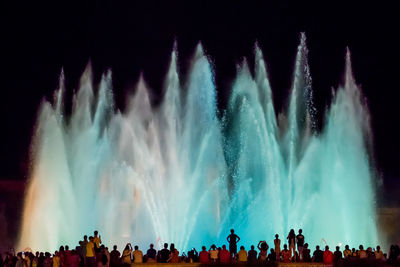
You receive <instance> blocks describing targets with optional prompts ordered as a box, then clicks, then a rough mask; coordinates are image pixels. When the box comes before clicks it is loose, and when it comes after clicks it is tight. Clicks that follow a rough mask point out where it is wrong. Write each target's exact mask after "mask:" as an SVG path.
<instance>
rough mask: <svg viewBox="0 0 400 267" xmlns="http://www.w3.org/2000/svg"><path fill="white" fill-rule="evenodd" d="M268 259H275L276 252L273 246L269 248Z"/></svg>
mask: <svg viewBox="0 0 400 267" xmlns="http://www.w3.org/2000/svg"><path fill="white" fill-rule="evenodd" d="M268 260H269V261H272V262H274V261H276V252H275V250H274V249H273V248H271V249H270V252H269V254H268Z"/></svg>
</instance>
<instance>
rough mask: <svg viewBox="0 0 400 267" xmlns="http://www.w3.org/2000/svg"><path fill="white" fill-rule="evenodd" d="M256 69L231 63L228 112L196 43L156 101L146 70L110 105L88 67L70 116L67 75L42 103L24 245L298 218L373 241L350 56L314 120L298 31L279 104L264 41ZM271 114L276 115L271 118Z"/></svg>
mask: <svg viewBox="0 0 400 267" xmlns="http://www.w3.org/2000/svg"><path fill="white" fill-rule="evenodd" d="M255 57H256V58H255V63H256V64H255V77H253V76H252V75H251V74H250V71H249V69H248V66H247V64H246V62H243V64H241V66H240V67H239V69H238V74H237V78H236V80H235V82H234V83H233V87H232V93H231V97H230V101H229V104H228V107H227V109H226V111H224V116H223V119H222V120H220V119H218V117H217V112H218V110H217V107H216V91H215V85H214V82H213V72H212V68H211V66H210V63H209V61H208V60H207V58H206V57H205V56H204V54H203V51H202V48H201V46H200V45H199V46H198V47H197V50H196V53H195V56H194V58H193V63H192V69H191V70H190V75H189V77H188V80H187V81H185V83H184V84H186V87H185V88H181V87H180V85H181V84H183V83H181V82H180V81H179V75H178V73H177V66H176V52H175V51H173V52H172V56H171V64H170V68H169V71H168V74H167V77H166V80H165V95H164V100H163V102H162V104H161V105H160V106H157V107H154V106H151V104H150V100H149V92H148V87H147V86H146V83H145V81H144V80H143V79H140V81H139V82H138V85H137V90H136V92H135V95H134V96H132V97H128V108H127V110H126V112H124V113H121V112H120V111H117V110H116V109H115V107H114V102H113V95H112V88H111V73H110V72H108V73H106V74H104V76H103V78H102V81H101V83H100V85H99V88H94V86H93V82H92V73H91V69H90V67H88V68H87V69H86V71H85V73H84V74H83V76H82V78H81V84H80V88H79V91H78V93H77V94H76V95H75V98H74V103H73V108H72V115H71V116H70V117H68V118H67V117H65V116H63V93H64V81H63V79H64V78H63V74H61V77H60V88H59V89H58V90H57V91H56V92H55V98H54V101H53V102H52V103H50V102H48V101H43V103H42V105H41V110H40V115H39V118H38V122H37V125H36V131H35V136H34V139H33V140H34V141H33V146H32V147H33V148H32V161H33V167H32V173H31V179H30V183H29V187H28V190H27V193H26V200H25V208H24V214H23V222H22V228H21V235H20V242H19V247H20V248H25V247H31V248H32V249H34V250H36V249H41V250H52V251H53V250H55V249H56V248H58V247H59V246H60V245H62V244H70V245H71V246H75V245H76V244H77V242H78V240H80V239H81V238H82V236H83V235H84V234H91V233H92V232H93V230H95V229H97V230H99V231H100V233H101V235H102V238H103V240H104V241H106V244H107V245H108V246H109V247H111V246H112V245H113V244H114V243H115V244H118V245H119V246H120V247H122V246H123V245H125V243H127V242H132V244H139V245H140V246H141V247H143V248H144V247H147V246H148V244H149V243H150V242H152V243H155V244H156V243H157V244H160V243H161V242H174V243H175V244H176V246H177V248H178V249H179V250H182V249H185V250H186V249H188V248H189V247H193V246H195V247H200V246H201V245H203V244H204V245H207V246H208V245H211V244H212V243H216V244H218V245H222V243H225V242H226V236H227V235H228V233H229V229H230V228H234V229H235V230H236V232H237V233H238V235H239V236H241V238H242V241H241V243H240V244H244V245H246V247H248V246H249V245H250V244H257V243H258V241H259V240H264V239H266V240H267V241H268V243H271V242H272V239H273V238H274V235H275V233H278V234H280V236H281V237H282V239H283V240H282V243H284V239H285V237H286V234H287V233H288V231H289V230H290V228H294V229H296V232H297V230H298V228H302V229H303V232H304V234H305V236H306V242H308V243H310V244H311V245H312V246H314V245H316V244H324V241H323V240H325V241H326V242H327V243H328V244H330V245H331V246H334V245H337V244H338V243H339V242H340V243H343V244H349V245H351V246H358V245H359V244H364V245H365V246H368V245H376V244H377V242H378V240H379V239H378V233H377V232H378V231H377V228H376V224H375V197H374V188H373V180H374V179H375V177H374V165H373V162H372V160H371V159H370V158H371V157H370V155H369V151H371V150H370V149H369V146H370V143H371V130H370V125H369V114H368V110H367V108H366V106H365V105H364V100H363V96H362V95H361V92H360V90H359V88H358V87H357V85H356V84H355V81H354V78H353V76H352V72H351V63H350V54H349V53H347V55H346V69H345V79H344V80H345V82H344V85H343V86H340V87H339V88H338V89H337V90H336V91H335V93H334V95H333V97H332V103H331V104H330V106H329V108H328V111H327V113H326V115H325V124H324V127H323V129H322V130H321V131H320V132H318V134H317V133H316V132H315V112H316V111H315V108H314V105H313V102H312V89H311V76H310V73H309V67H308V63H307V48H306V45H305V36H304V35H302V38H301V42H300V45H299V47H298V54H297V57H296V65H295V71H294V76H293V85H292V88H291V95H290V98H289V105H288V109H287V111H286V112H284V113H283V114H279V115H278V114H277V113H276V111H275V109H274V105H273V101H272V93H271V88H270V85H269V82H268V76H267V72H266V67H265V62H264V60H263V56H262V53H261V50H260V49H258V48H256V49H255ZM278 118H279V119H278Z"/></svg>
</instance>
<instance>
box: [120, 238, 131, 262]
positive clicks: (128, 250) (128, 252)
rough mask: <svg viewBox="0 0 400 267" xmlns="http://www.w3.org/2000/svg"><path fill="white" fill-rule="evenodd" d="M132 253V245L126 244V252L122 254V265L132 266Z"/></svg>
mask: <svg viewBox="0 0 400 267" xmlns="http://www.w3.org/2000/svg"><path fill="white" fill-rule="evenodd" d="M131 253H132V245H131V243H128V244H126V246H125V249H124V251H123V252H122V263H123V264H129V265H130V264H131V263H132V261H131Z"/></svg>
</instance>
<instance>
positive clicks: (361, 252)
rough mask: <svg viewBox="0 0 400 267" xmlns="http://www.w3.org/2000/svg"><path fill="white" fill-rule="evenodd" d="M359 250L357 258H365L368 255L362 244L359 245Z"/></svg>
mask: <svg viewBox="0 0 400 267" xmlns="http://www.w3.org/2000/svg"><path fill="white" fill-rule="evenodd" d="M358 248H359V250H358V251H357V256H358V258H359V259H366V258H367V257H368V255H367V252H366V251H365V250H364V247H363V245H360V246H359V247H358Z"/></svg>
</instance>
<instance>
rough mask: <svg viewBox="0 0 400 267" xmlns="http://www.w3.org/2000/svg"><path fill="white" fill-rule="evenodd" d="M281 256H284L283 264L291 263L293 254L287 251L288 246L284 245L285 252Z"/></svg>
mask: <svg viewBox="0 0 400 267" xmlns="http://www.w3.org/2000/svg"><path fill="white" fill-rule="evenodd" d="M281 255H282V262H284V263H289V262H290V258H291V257H292V254H291V253H290V251H289V250H288V249H287V245H286V244H284V245H283V250H282V251H281Z"/></svg>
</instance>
